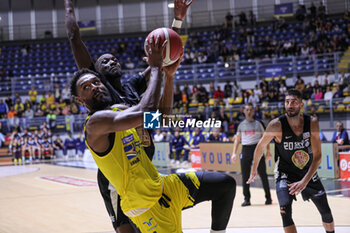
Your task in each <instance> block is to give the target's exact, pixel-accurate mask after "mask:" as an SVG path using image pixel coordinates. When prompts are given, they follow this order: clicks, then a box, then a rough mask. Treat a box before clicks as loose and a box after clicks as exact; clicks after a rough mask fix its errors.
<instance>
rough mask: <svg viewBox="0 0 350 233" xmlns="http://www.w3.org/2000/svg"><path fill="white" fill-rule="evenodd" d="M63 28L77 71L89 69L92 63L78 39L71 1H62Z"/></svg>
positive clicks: (86, 50) (78, 33)
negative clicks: (64, 28)
mask: <svg viewBox="0 0 350 233" xmlns="http://www.w3.org/2000/svg"><path fill="white" fill-rule="evenodd" d="M64 6H65V12H66V16H65V26H66V32H67V36H68V39H69V43H70V46H71V48H72V52H73V55H74V59H75V64H76V65H77V67H78V69H82V68H91V67H92V66H93V61H92V58H91V56H90V53H89V51H88V49H87V48H86V46H85V44H84V42H83V41H82V39H81V37H80V32H79V26H78V24H77V20H76V18H75V13H74V5H73V2H72V0H64Z"/></svg>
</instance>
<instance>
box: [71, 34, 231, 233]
mask: <svg viewBox="0 0 350 233" xmlns="http://www.w3.org/2000/svg"><path fill="white" fill-rule="evenodd" d="M149 44H150V45H151V46H150V50H149V61H148V62H149V65H150V67H151V77H150V81H149V84H148V87H147V90H146V92H145V94H144V97H143V98H142V99H141V101H140V103H139V104H138V105H136V106H133V107H131V108H126V107H125V106H121V105H113V106H111V101H112V100H111V97H110V93H109V91H108V89H107V88H106V87H105V86H104V85H103V84H102V82H101V81H100V78H101V76H100V74H98V73H95V72H93V71H90V70H87V69H82V70H80V71H79V72H77V73H76V74H75V75H74V77H73V79H72V82H71V93H72V95H74V96H75V97H76V100H77V101H78V102H80V103H81V104H84V105H85V106H86V107H87V109H88V110H89V112H90V115H89V117H88V119H87V121H86V127H85V133H86V143H87V145H88V147H89V149H90V150H91V152H92V155H93V157H94V159H95V162H96V164H97V165H98V167H99V168H100V170H101V171H102V173H103V174H104V175H105V176H106V178H107V179H108V180H109V181H110V182H111V183H112V184H113V186H114V187H116V189H117V191H118V193H119V194H120V197H121V207H122V209H123V212H124V213H125V214H126V215H127V216H128V217H130V219H131V220H132V221H133V222H134V223H135V224H136V226H137V227H138V228H139V229H140V230H141V232H152V233H154V232H156V233H172V232H174V233H180V232H182V229H181V210H182V209H183V208H186V207H191V206H193V205H195V204H197V203H199V202H202V201H205V200H211V201H212V226H211V228H212V230H211V232H220V233H223V232H225V229H226V226H227V223H228V221H229V218H230V215H231V210H232V205H233V200H234V196H235V193H236V183H235V180H234V179H233V178H232V177H230V176H228V175H225V174H221V173H217V172H198V173H194V172H192V173H186V174H182V175H176V174H172V175H169V176H165V177H160V175H159V173H158V172H157V170H156V168H155V167H154V166H153V164H152V163H151V161H150V160H149V158H148V156H147V155H146V153H145V152H144V150H143V149H142V148H141V142H140V138H139V136H138V134H137V132H136V130H135V127H138V126H140V125H142V120H143V117H142V116H143V111H152V110H155V109H156V108H157V106H158V103H159V98H160V93H161V79H162V51H163V48H164V46H165V44H166V42H165V43H164V44H163V45H160V43H159V39H158V38H150V41H149Z"/></svg>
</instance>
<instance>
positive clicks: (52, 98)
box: [46, 91, 55, 108]
mask: <svg viewBox="0 0 350 233" xmlns="http://www.w3.org/2000/svg"><path fill="white" fill-rule="evenodd" d="M54 103H55V96H54V95H53V93H52V92H51V91H49V93H48V95H47V98H46V105H47V106H48V107H49V108H50V107H51V105H53V104H54Z"/></svg>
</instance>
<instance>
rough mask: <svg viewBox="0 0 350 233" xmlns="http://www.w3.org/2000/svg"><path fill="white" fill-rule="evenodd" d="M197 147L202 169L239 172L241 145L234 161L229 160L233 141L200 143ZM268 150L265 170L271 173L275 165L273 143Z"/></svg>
mask: <svg viewBox="0 0 350 233" xmlns="http://www.w3.org/2000/svg"><path fill="white" fill-rule="evenodd" d="M199 147H200V153H201V161H202V169H203V170H214V171H231V172H241V163H240V154H241V151H242V145H239V146H238V150H237V159H236V161H235V163H233V162H232V160H231V156H232V151H233V143H201V144H199ZM270 150H271V159H270V160H268V161H266V168H267V170H266V172H267V174H268V175H273V169H274V167H275V162H274V145H273V144H270Z"/></svg>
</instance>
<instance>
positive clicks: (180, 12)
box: [172, 0, 193, 34]
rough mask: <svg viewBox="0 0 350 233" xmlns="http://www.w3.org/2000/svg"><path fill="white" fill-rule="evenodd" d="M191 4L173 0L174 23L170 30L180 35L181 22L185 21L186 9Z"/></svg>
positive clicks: (183, 0)
mask: <svg viewBox="0 0 350 233" xmlns="http://www.w3.org/2000/svg"><path fill="white" fill-rule="evenodd" d="M192 3H193V0H191V1H189V2H187V0H174V17H175V19H174V21H173V24H172V29H173V30H174V31H175V32H177V33H179V34H180V30H181V25H182V21H183V20H184V19H185V16H186V14H187V10H188V8H189V7H190V6H191V4H192Z"/></svg>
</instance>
